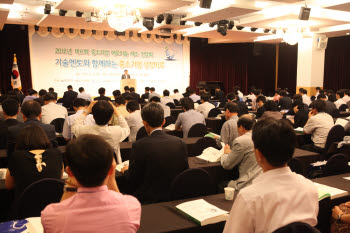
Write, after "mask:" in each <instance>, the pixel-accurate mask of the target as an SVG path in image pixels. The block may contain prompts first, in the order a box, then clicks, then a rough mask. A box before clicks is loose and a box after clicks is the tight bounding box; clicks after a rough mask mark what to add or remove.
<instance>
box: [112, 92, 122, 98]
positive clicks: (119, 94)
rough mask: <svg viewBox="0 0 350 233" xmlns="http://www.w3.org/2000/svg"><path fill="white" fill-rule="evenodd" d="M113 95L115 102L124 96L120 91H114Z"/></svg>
mask: <svg viewBox="0 0 350 233" xmlns="http://www.w3.org/2000/svg"><path fill="white" fill-rule="evenodd" d="M112 94H113V97H114V100H115V99H116V98H117V97H119V96H121V95H122V94H121V93H120V90H114V91H113V93H112Z"/></svg>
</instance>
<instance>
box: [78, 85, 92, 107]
mask: <svg viewBox="0 0 350 233" xmlns="http://www.w3.org/2000/svg"><path fill="white" fill-rule="evenodd" d="M77 98H80V99H84V100H86V101H89V102H90V103H91V101H92V98H91V95H90V94H88V93H86V92H85V89H84V87H79V94H78V97H77Z"/></svg>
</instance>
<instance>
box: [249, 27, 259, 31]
mask: <svg viewBox="0 0 350 233" xmlns="http://www.w3.org/2000/svg"><path fill="white" fill-rule="evenodd" d="M256 30H258V29H257V28H250V31H252V32H255V31H256Z"/></svg>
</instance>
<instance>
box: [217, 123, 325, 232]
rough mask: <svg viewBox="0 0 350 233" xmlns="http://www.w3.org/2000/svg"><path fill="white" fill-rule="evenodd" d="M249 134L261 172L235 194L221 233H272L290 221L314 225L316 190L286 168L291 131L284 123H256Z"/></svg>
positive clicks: (292, 140)
mask: <svg viewBox="0 0 350 233" xmlns="http://www.w3.org/2000/svg"><path fill="white" fill-rule="evenodd" d="M252 135H253V136H252V138H253V142H254V151H255V158H256V161H257V163H258V164H259V166H260V167H261V168H262V170H263V173H262V174H260V175H259V176H258V177H257V178H255V179H254V181H253V184H251V185H249V186H247V187H245V188H243V189H242V190H240V192H239V193H238V196H237V198H236V199H235V201H234V203H233V206H232V209H231V212H230V216H229V219H228V220H227V221H226V225H225V229H224V233H253V232H256V233H259V232H273V231H275V230H276V229H278V228H280V227H283V226H286V225H288V224H290V223H293V222H303V223H306V224H309V225H311V226H315V225H316V224H317V215H318V205H319V204H318V191H317V188H316V187H315V186H314V185H313V183H312V182H311V181H310V180H307V179H306V178H304V177H303V176H301V175H297V174H296V173H294V172H292V171H291V170H290V168H289V167H288V166H287V163H288V162H289V160H290V159H291V158H292V157H293V154H294V148H295V145H296V135H295V133H294V130H293V128H292V127H291V126H290V124H288V123H287V122H285V121H276V120H271V119H270V120H265V121H258V122H257V123H256V124H255V126H254V127H253V134H252Z"/></svg>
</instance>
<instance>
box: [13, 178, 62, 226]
mask: <svg viewBox="0 0 350 233" xmlns="http://www.w3.org/2000/svg"><path fill="white" fill-rule="evenodd" d="M63 186H64V182H63V181H61V180H56V179H51V178H47V179H42V180H39V181H36V182H34V183H33V184H31V185H29V186H28V187H27V188H26V189H25V190H24V191H23V193H22V194H21V196H20V197H19V199H18V202H17V206H16V207H17V208H16V219H24V218H28V217H40V215H41V211H43V210H44V209H45V207H46V206H47V205H49V204H51V203H57V202H60V200H61V197H62V194H63Z"/></svg>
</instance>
